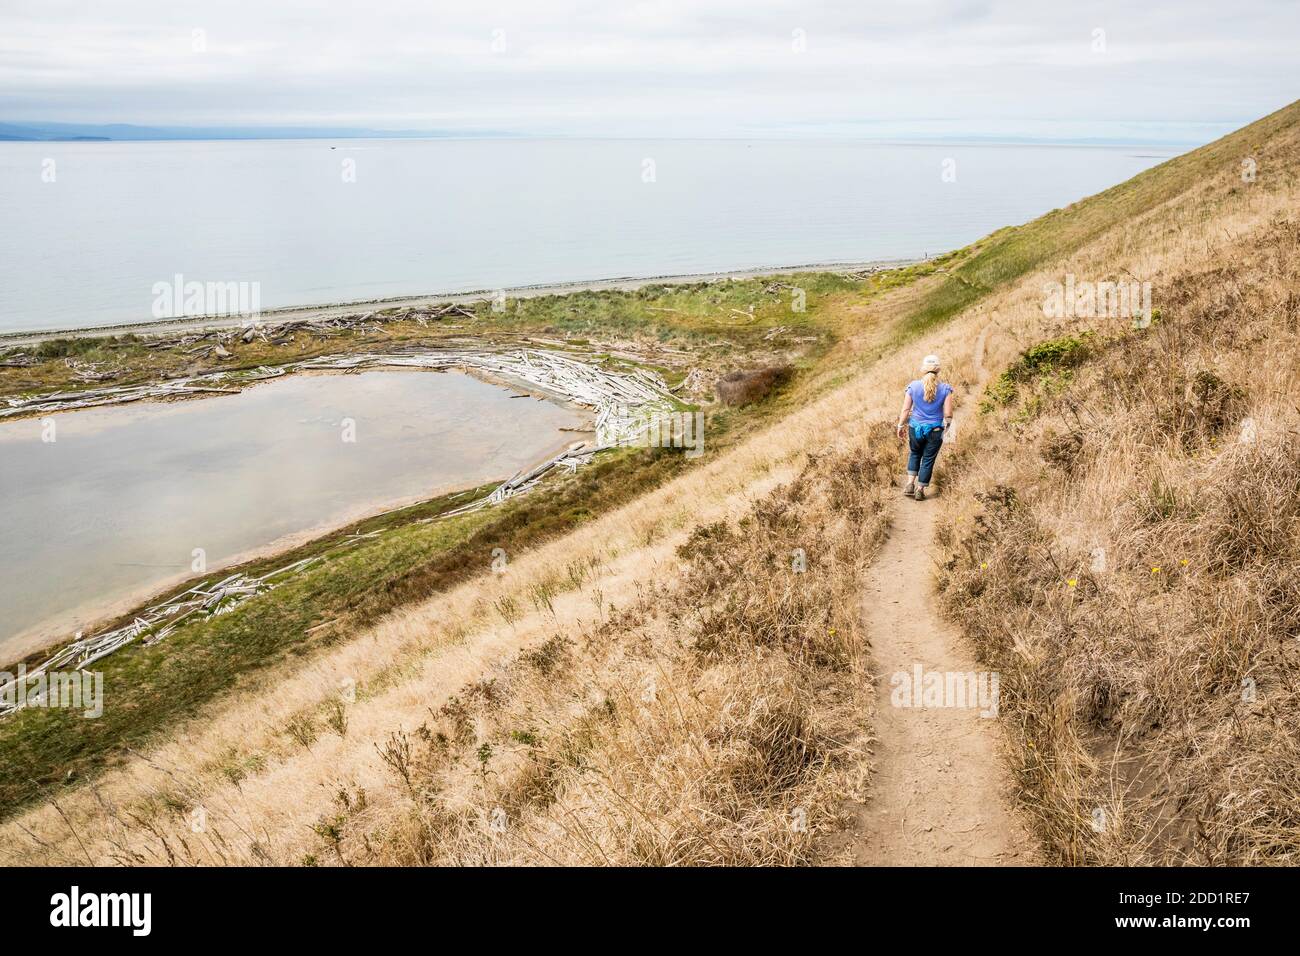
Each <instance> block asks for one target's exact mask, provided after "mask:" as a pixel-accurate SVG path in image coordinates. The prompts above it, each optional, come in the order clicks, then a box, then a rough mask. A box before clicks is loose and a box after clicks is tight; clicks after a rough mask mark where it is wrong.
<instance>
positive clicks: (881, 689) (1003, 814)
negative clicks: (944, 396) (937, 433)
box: [853, 495, 1033, 866]
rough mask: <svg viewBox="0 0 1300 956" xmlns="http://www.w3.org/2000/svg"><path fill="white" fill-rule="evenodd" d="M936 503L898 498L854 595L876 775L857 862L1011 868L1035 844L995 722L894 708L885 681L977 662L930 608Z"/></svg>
mask: <svg viewBox="0 0 1300 956" xmlns="http://www.w3.org/2000/svg"><path fill="white" fill-rule="evenodd" d="M937 505H938V503H937V502H935V501H924V502H917V501H912V500H910V499H904V498H903V497H902V496H901V495H900V496H899V500H898V504H897V505H896V511H895V520H894V526H893V531H892V532H891V534H890V538H889V541H888V542H886V544H885V546H884V548H883V549H882V550H881V552H880V555H879V556H878V557H877V558H876V560H875V562H874V564H873V565H872V568H871V571H870V574H869V576H868V579H867V585H866V592H865V595H864V600H863V614H864V616H865V619H866V624H867V633H868V634H869V635H870V637H871V644H872V654H873V656H874V658H875V662H876V673H877V678H876V685H877V686H876V725H875V736H876V738H877V743H876V746H875V753H874V757H875V764H876V768H875V773H874V774H873V777H872V783H871V789H870V794H871V795H870V798H869V799H868V801H867V803H866V805H865V806H862V807H860V808H859V809H858V811H857V815H858V819H857V821H856V826H855V827H854V831H855V841H854V846H853V857H854V862H855V863H857V864H859V865H875V866H935V865H939V866H952V865H985V866H990V865H1016V864H1026V863H1031V862H1033V860H1032V852H1031V847H1032V841H1031V840H1030V838H1029V835H1028V833H1026V831H1025V830H1024V828H1023V826H1022V825H1021V823H1020V821H1019V820H1017V819H1016V817H1015V816H1014V814H1013V813H1012V811H1011V810H1010V808H1009V803H1010V788H1011V781H1010V778H1009V775H1008V773H1007V770H1006V768H1005V766H1004V764H1003V761H1002V756H1001V753H1000V751H999V748H998V728H997V722H996V720H993V719H989V718H984V717H981V716H980V708H978V707H896V706H894V705H893V703H892V701H891V696H892V694H893V692H894V688H893V687H892V686H891V678H892V677H893V675H894V674H895V673H898V672H903V673H905V674H907V675H908V677H909V679H910V678H911V677H912V676H913V673H914V667H915V666H916V665H917V664H920V665H921V667H922V668H923V670H924V671H925V672H926V673H929V672H931V671H939V672H950V671H953V672H962V673H968V672H975V671H979V670H980V667H979V665H978V664H977V663H976V662H975V660H974V659H973V657H972V656H971V655H970V653H969V652H968V651H967V650H966V649H965V648H964V647H963V646H962V644H961V641H960V637H959V635H958V634H956V633H955V632H954V631H953V630H952V629H951V628H950V627H949V626H948V625H947V624H946V622H944V621H943V620H942V619H941V618H940V616H939V614H938V612H937V610H936V608H935V602H936V596H935V594H934V586H933V583H932V575H933V567H932V557H931V554H932V552H931V548H932V542H933V537H934V525H935V520H936V516H937V515H938V509H937Z"/></svg>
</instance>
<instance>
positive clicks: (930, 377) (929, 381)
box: [921, 368, 939, 402]
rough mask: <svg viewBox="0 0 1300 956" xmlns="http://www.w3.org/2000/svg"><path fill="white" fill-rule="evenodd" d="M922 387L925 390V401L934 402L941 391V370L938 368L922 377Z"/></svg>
mask: <svg viewBox="0 0 1300 956" xmlns="http://www.w3.org/2000/svg"><path fill="white" fill-rule="evenodd" d="M921 385H922V387H924V388H925V400H926V401H927V402H932V401H934V396H935V395H936V394H938V391H939V370H938V369H937V368H936V369H934V370H932V371H929V372H926V373H925V374H924V375H922V376H921Z"/></svg>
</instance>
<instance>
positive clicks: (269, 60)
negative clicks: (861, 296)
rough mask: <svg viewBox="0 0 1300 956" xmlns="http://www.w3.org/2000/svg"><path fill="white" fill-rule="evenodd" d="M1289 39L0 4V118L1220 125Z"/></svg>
mask: <svg viewBox="0 0 1300 956" xmlns="http://www.w3.org/2000/svg"><path fill="white" fill-rule="evenodd" d="M1298 27H1300V5H1297V4H1294V3H1291V2H1286V0H1234V2H1233V3H1232V4H1224V3H1222V2H1221V0H1152V2H1147V3H1144V4H1136V3H1132V2H1121V0H1094V2H1091V3H1084V4H1054V3H1045V2H1041V0H913V2H906V3H905V2H883V0H868V2H863V0H830V2H822V3H794V2H784V0H778V2H769V3H755V2H753V0H698V2H685V0H680V2H662V3H654V2H643V3H634V4H621V3H618V4H615V3H607V2H585V0H531V2H529V0H497V2H490V0H489V2H486V3H474V4H467V3H464V2H463V0H461V2H456V3H447V2H439V3H435V4H429V3H421V2H418V0H365V2H355V0H352V2H331V3H329V4H328V5H320V6H319V7H317V6H316V5H307V4H302V5H299V4H285V3H276V2H274V0H227V2H223V3H220V4H211V3H199V2H187V0H176V2H169V0H114V2H112V3H104V2H102V0H80V2H73V0H6V4H5V7H4V10H3V11H2V12H0V90H3V93H2V94H0V119H4V120H11V121H21V120H65V121H77V122H104V123H109V122H133V123H143V124H186V125H213V124H223V125H235V124H238V125H257V124H276V125H284V124H288V123H304V124H316V125H340V124H347V125H365V126H380V127H389V128H396V127H404V128H428V127H450V128H483V127H494V128H501V129H508V130H515V131H521V132H555V133H574V134H597V135H744V134H750V133H757V132H765V131H766V132H771V131H785V132H797V131H804V132H809V131H820V132H839V133H855V134H858V133H863V132H864V131H868V130H872V131H877V132H878V131H879V130H882V129H889V130H890V131H891V132H890V134H889V135H909V134H910V133H915V134H916V135H929V134H931V133H943V132H945V131H946V132H948V133H951V134H957V135H971V134H974V133H977V132H979V131H981V130H986V129H992V128H994V127H997V128H999V129H1007V130H1010V132H1008V133H1007V134H1006V135H1040V134H1041V133H1042V131H1043V130H1046V129H1049V128H1051V129H1056V130H1064V129H1072V130H1075V131H1076V132H1074V133H1066V134H1065V135H1108V133H1107V132H1106V131H1107V130H1114V129H1120V128H1123V129H1136V128H1139V127H1138V126H1135V125H1134V124H1144V123H1149V124H1174V125H1173V126H1168V125H1166V126H1163V127H1160V128H1162V129H1166V130H1169V129H1174V128H1180V129H1183V130H1196V129H1200V127H1197V126H1196V125H1195V124H1197V123H1200V122H1204V121H1209V122H1211V123H1213V124H1217V126H1218V127H1222V128H1228V127H1231V126H1234V125H1238V124H1240V123H1242V122H1245V121H1247V120H1249V119H1252V118H1254V117H1256V116H1258V115H1260V114H1262V113H1265V112H1268V111H1269V110H1272V109H1275V108H1277V107H1278V106H1281V105H1283V104H1285V103H1286V102H1289V101H1290V100H1291V99H1293V98H1294V97H1295V96H1296V89H1295V87H1296V83H1295V81H1296V78H1297V71H1296V69H1295V66H1294V53H1293V46H1294V38H1295V37H1296V36H1297V35H1300V29H1297V28H1298ZM1097 28H1100V29H1102V30H1104V31H1105V41H1106V42H1105V50H1104V52H1097V51H1095V50H1094V49H1093V40H1094V35H1093V31H1094V29H1097ZM196 29H197V30H202V31H204V38H205V40H206V49H205V50H203V51H202V52H196V51H195V50H194V48H193V31H194V30H196ZM796 30H801V31H803V36H804V37H806V49H805V50H803V52H796V50H795V48H794V43H793V40H794V31H796ZM494 40H496V41H497V42H496V44H495V47H494ZM1151 128H1153V129H1154V128H1155V127H1151ZM1017 131H1018V132H1017ZM1188 135H1193V136H1196V137H1199V138H1206V137H1205V136H1202V135H1201V134H1200V133H1192V134H1188Z"/></svg>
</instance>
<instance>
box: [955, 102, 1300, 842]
mask: <svg viewBox="0 0 1300 956" xmlns="http://www.w3.org/2000/svg"><path fill="white" fill-rule="evenodd" d="M1296 116H1297V110H1296V109H1295V107H1291V108H1288V109H1287V110H1285V111H1283V112H1282V113H1279V114H1275V115H1274V116H1272V117H1269V118H1268V119H1267V120H1265V121H1263V122H1262V123H1260V124H1256V126H1254V127H1250V128H1249V129H1247V130H1245V131H1242V132H1240V133H1237V134H1234V135H1233V136H1231V137H1229V138H1228V139H1227V140H1225V141H1222V142H1221V143H1219V144H1216V146H1215V147H1214V148H1213V149H1211V150H1209V151H1207V152H1206V156H1209V157H1212V158H1215V159H1216V160H1217V161H1218V162H1219V164H1220V165H1219V166H1218V168H1217V169H1214V170H1212V171H1211V172H1210V173H1209V174H1208V175H1204V176H1202V177H1201V178H1200V179H1198V181H1197V182H1196V184H1195V186H1194V188H1193V189H1191V190H1189V195H1188V201H1185V202H1181V203H1175V204H1171V205H1167V206H1165V207H1161V208H1158V209H1157V210H1156V211H1155V213H1154V214H1152V213H1151V212H1148V213H1147V214H1145V215H1144V216H1139V217H1136V218H1135V219H1134V220H1132V221H1131V222H1130V223H1129V225H1128V227H1127V228H1128V229H1129V230H1130V235H1131V236H1132V239H1128V238H1127V237H1114V240H1113V242H1112V244H1110V245H1107V246H1105V247H1104V248H1103V249H1102V250H1100V254H1099V255H1098V257H1097V259H1096V262H1097V263H1099V264H1102V263H1104V264H1106V265H1108V266H1110V267H1111V268H1114V267H1117V266H1119V265H1120V264H1122V263H1123V262H1124V250H1125V249H1126V248H1132V246H1133V244H1134V242H1135V240H1138V239H1139V237H1149V236H1157V237H1159V236H1174V237H1179V238H1178V239H1176V240H1175V241H1174V242H1172V243H1170V244H1168V245H1167V246H1166V248H1165V249H1164V250H1161V252H1160V254H1161V256H1162V257H1163V261H1160V262H1159V268H1158V269H1155V270H1153V271H1152V273H1151V275H1152V277H1153V279H1154V283H1153V284H1154V285H1155V295H1154V298H1155V302H1156V305H1157V311H1158V314H1157V315H1156V317H1155V319H1154V321H1153V322H1152V323H1151V324H1150V325H1149V326H1145V327H1142V323H1138V325H1139V327H1137V328H1133V327H1131V323H1127V322H1122V321H1115V320H1108V319H1107V318H1106V317H1095V318H1090V319H1078V320H1075V321H1073V322H1068V323H1063V324H1062V325H1061V326H1059V327H1057V328H1053V329H1049V328H1047V327H1046V326H1045V325H1043V324H1042V323H1039V324H1038V326H1037V328H1036V329H1035V331H1036V332H1037V334H1039V335H1041V334H1043V333H1044V332H1048V331H1051V332H1053V333H1055V334H1054V336H1053V338H1052V339H1050V340H1048V341H1047V342H1046V343H1040V344H1038V345H1037V347H1036V348H1033V349H1029V350H1026V352H1025V353H1024V355H1025V356H1037V361H1034V360H1026V359H1025V358H1022V360H1021V361H1020V362H1019V363H1018V364H1017V365H1016V366H1014V367H1013V374H1012V375H1011V376H1009V379H1010V380H1012V381H1013V383H1014V386H1015V387H1014V388H1012V389H1010V390H1008V389H1006V388H1005V387H1002V388H995V389H993V390H991V391H990V393H989V395H988V397H987V400H986V405H985V407H986V414H984V415H983V416H982V418H983V421H982V422H981V424H980V426H979V430H978V432H977V433H975V434H974V435H973V436H972V438H973V441H974V442H975V443H976V445H977V447H978V455H979V460H978V462H975V461H972V462H971V463H970V467H969V468H968V470H967V471H966V472H964V473H963V474H962V476H961V480H960V483H959V488H960V492H961V493H960V495H959V497H958V498H957V499H956V500H954V501H950V516H951V520H950V523H949V525H948V531H947V533H946V535H945V542H944V543H945V544H946V546H947V561H946V564H945V566H944V569H943V572H942V577H943V585H944V589H945V592H944V593H945V601H946V605H947V608H948V611H949V613H950V614H951V615H952V616H953V617H954V618H955V619H957V620H958V621H960V622H961V623H963V624H964V625H965V627H966V628H967V631H968V633H969V634H970V635H971V637H972V638H973V640H974V641H975V642H976V644H977V645H978V646H979V648H980V649H981V651H982V652H983V653H984V654H985V655H986V657H987V659H988V661H989V662H990V663H991V664H994V665H996V666H997V667H998V669H999V670H1000V671H1001V672H1002V674H1003V683H1002V690H1003V695H1004V704H1003V706H1004V713H1005V714H1007V715H1008V717H1009V719H1008V721H1007V723H1008V726H1009V728H1010V737H1011V742H1012V755H1013V760H1014V763H1015V769H1016V771H1017V774H1018V776H1019V779H1020V784H1021V787H1022V789H1023V799H1024V802H1025V805H1026V806H1027V807H1028V808H1029V809H1030V810H1031V812H1032V814H1033V816H1034V817H1035V819H1036V821H1037V823H1038V826H1039V832H1040V836H1041V837H1042V838H1043V840H1044V843H1045V846H1046V847H1047V848H1048V850H1049V851H1050V852H1051V853H1052V855H1053V856H1055V857H1056V858H1057V859H1059V860H1060V861H1062V862H1068V863H1105V864H1118V863H1139V864H1151V863H1155V864H1169V863H1199V864H1212V865H1222V864H1261V863H1277V864H1294V863H1295V862H1297V860H1298V859H1300V816H1298V815H1297V814H1298V813H1300V809H1298V808H1300V736H1298V734H1297V728H1298V727H1300V696H1298V695H1297V692H1296V684H1295V676H1294V675H1295V671H1296V667H1297V665H1300V643H1298V640H1300V590H1297V587H1296V585H1295V578H1296V572H1297V570H1298V569H1300V568H1298V566H1300V504H1298V502H1300V497H1298V494H1297V493H1300V483H1298V482H1300V479H1298V478H1297V476H1298V475H1300V443H1298V442H1297V426H1300V410H1298V407H1297V403H1296V399H1295V389H1296V384H1297V381H1298V378H1297V373H1298V372H1300V348H1298V346H1300V342H1298V341H1297V332H1296V320H1297V317H1298V316H1300V298H1298V297H1297V289H1300V220H1298V219H1297V218H1296V215H1295V209H1296V206H1295V200H1294V197H1295V194H1296V182H1297V173H1300V135H1297V127H1296ZM1248 145H1250V146H1252V147H1254V148H1253V149H1252V152H1251V155H1254V156H1257V157H1259V169H1260V174H1259V178H1258V179H1257V180H1256V181H1255V182H1254V183H1248V182H1243V181H1242V179H1241V177H1240V172H1239V169H1240V167H1239V160H1240V155H1238V156H1236V157H1234V156H1233V153H1232V148H1233V147H1236V148H1237V149H1239V150H1244V149H1245V148H1246V147H1247V146H1248ZM1194 158H1196V159H1197V160H1200V159H1202V158H1203V157H1194ZM1188 165H1191V164H1190V163H1189V164H1188ZM1200 165H1201V164H1200V163H1199V162H1198V163H1197V166H1198V167H1199V166H1200ZM1148 175H1150V174H1148ZM1141 178H1142V177H1139V179H1141ZM1251 190H1258V192H1257V193H1255V194H1253V195H1250V192H1251ZM1112 192H1114V191H1112ZM1252 202H1253V203H1254V204H1255V205H1256V206H1257V210H1258V211H1257V213H1256V214H1255V215H1253V216H1248V215H1247V208H1248V207H1247V205H1246V204H1247V203H1252ZM1157 241H1158V240H1157ZM1154 264H1155V262H1154V261H1153V265H1154ZM1077 265H1080V266H1083V267H1084V269H1080V272H1084V271H1085V269H1086V270H1087V273H1085V274H1095V272H1092V263H1091V262H1082V263H1078V264H1077ZM1008 318H1009V319H1010V320H1012V321H1014V315H1012V316H1008ZM1033 328H1034V326H1032V325H1028V324H1027V325H1026V329H1025V330H1026V331H1029V330H1030V329H1033ZM1028 340H1029V339H1028V337H1027V336H1026V341H1028ZM1007 381H1008V378H1004V379H1002V380H1001V384H1002V385H1004V386H1005V383H1006V382H1007ZM967 435H968V436H971V433H970V432H969V431H968V433H967Z"/></svg>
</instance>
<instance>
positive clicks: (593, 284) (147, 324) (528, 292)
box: [0, 259, 927, 348]
mask: <svg viewBox="0 0 1300 956" xmlns="http://www.w3.org/2000/svg"><path fill="white" fill-rule="evenodd" d="M925 261H927V260H926V259H875V260H867V261H854V262H821V263H807V264H804V265H790V266H758V267H754V268H750V269H734V270H730V271H725V272H700V273H685V274H680V275H656V276H644V277H636V276H623V277H617V278H607V279H580V280H574V281H570V282H551V283H538V284H535V285H523V286H514V287H510V288H504V289H476V290H473V291H470V292H433V293H428V294H423V295H411V296H395V297H391V298H384V299H358V300H348V301H344V302H333V303H318V304H315V305H296V306H282V307H280V308H275V309H263V310H261V311H260V312H258V313H257V318H259V319H273V320H276V321H286V320H290V319H324V318H334V317H338V316H342V315H352V314H355V313H357V312H361V311H365V310H367V309H374V310H381V309H400V308H403V307H419V306H430V305H442V304H452V305H463V304H467V303H471V302H481V301H484V300H490V299H492V298H493V297H494V296H497V295H501V294H504V295H505V296H507V297H508V298H513V299H522V298H540V297H542V296H548V295H566V294H569V293H573V292H609V291H617V292H632V291H635V290H637V289H640V288H643V287H645V286H651V285H688V284H691V283H697V282H721V281H726V280H729V279H736V280H743V279H758V278H763V277H765V276H778V275H794V274H799V273H808V272H863V271H867V270H883V269H896V268H902V267H905V266H910V265H915V264H917V263H920V262H925ZM247 321H248V316H243V315H219V316H212V315H206V316H180V317H177V318H170V319H153V320H142V321H140V322H121V323H114V324H111V325H95V326H82V327H76V328H67V329H39V330H15V331H10V332H0V348H4V347H8V346H21V345H34V344H38V343H40V342H45V341H49V340H50V339H71V338H98V337H102V336H109V335H165V334H167V333H170V332H189V331H206V330H208V329H228V328H239V327H240V326H242V325H243V324H245V323H246V322H247Z"/></svg>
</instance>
